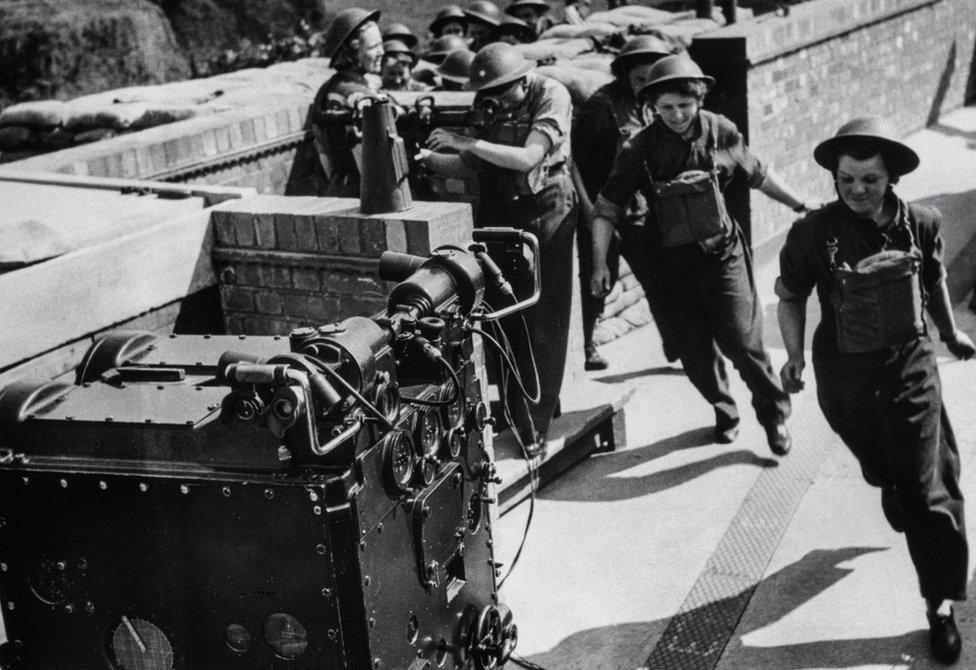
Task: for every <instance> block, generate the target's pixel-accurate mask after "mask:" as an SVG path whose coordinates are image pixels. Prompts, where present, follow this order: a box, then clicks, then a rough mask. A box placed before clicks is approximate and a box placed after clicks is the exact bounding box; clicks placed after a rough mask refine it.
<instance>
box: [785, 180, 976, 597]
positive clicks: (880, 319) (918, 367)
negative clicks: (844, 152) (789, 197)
mask: <svg viewBox="0 0 976 670" xmlns="http://www.w3.org/2000/svg"><path fill="white" fill-rule="evenodd" d="M892 197H893V196H892ZM920 218H922V219H923V223H924V224H925V225H922V224H921V223H920ZM932 222H933V217H932V215H931V214H930V213H926V212H924V211H921V210H920V211H914V208H912V209H909V207H907V206H906V205H904V203H902V202H901V201H898V215H897V216H896V218H895V221H894V222H893V223H892V224H891V226H890V227H889V228H888V229H887V230H886V231H879V230H877V228H876V226H875V225H874V224H873V223H872V222H868V221H864V220H859V219H857V218H856V216H855V215H854V214H853V213H852V212H851V211H850V210H849V209H847V208H846V206H844V205H842V204H840V203H839V202H835V203H831V205H828V206H827V207H826V208H824V209H823V210H820V211H819V212H815V213H813V214H811V215H810V216H809V217H807V219H804V220H803V221H801V222H799V223H797V224H796V226H794V230H792V231H791V232H790V235H789V238H788V240H787V244H786V246H785V247H784V249H783V251H782V254H781V270H782V273H781V276H780V282H781V283H782V285H783V287H784V288H785V289H786V290H787V291H788V292H790V293H791V294H796V295H801V296H802V295H806V294H808V293H809V291H810V289H811V288H812V285H813V284H812V282H815V283H816V286H817V290H818V294H819V296H820V303H821V311H822V314H823V317H822V320H821V323H820V325H819V326H818V327H817V331H816V333H815V334H814V341H813V368H814V374H815V377H816V381H817V399H818V401H819V404H820V407H821V409H822V410H823V413H824V416H825V417H826V419H827V422H828V423H829V424H830V426H831V428H832V429H833V430H834V431H835V432H836V433H837V434H838V435H839V436H840V437H841V439H843V441H844V443H845V444H846V445H847V446H848V448H849V449H850V450H851V452H852V453H853V454H854V456H855V457H856V458H857V460H858V462H859V464H860V466H861V470H862V473H863V475H864V479H865V480H866V481H867V482H868V483H869V484H871V485H872V486H877V487H880V488H882V490H883V491H884V494H885V496H890V500H891V501H892V502H891V503H889V505H888V506H886V509H885V513H886V516H888V518H889V521H890V522H891V523H892V525H893V526H896V527H903V528H904V532H905V539H906V541H907V544H908V550H909V553H910V554H911V558H912V561H913V563H914V565H915V569H916V572H917V573H918V578H919V584H920V587H921V593H922V596H923V597H925V598H929V599H933V600H936V601H940V600H943V599H951V600H964V599H965V597H966V584H967V580H968V544H967V540H966V532H965V520H964V517H963V496H962V492H961V490H960V488H959V454H958V451H957V448H956V440H955V436H954V435H953V432H952V426H951V425H950V423H949V417H948V415H947V414H946V410H945V408H944V407H943V404H942V390H941V383H940V380H939V373H938V368H937V364H936V357H935V350H934V347H933V344H932V342H931V340H930V339H929V337H928V335H927V333H926V326H925V319H924V316H923V314H924V306H925V296H926V287H927V286H928V287H929V288H934V285H935V283H937V282H938V281H941V279H940V278H941V276H942V272H943V270H942V267H941V257H940V256H941V240H940V239H939V238H938V225H937V223H935V224H933V223H932ZM781 297H782V296H781ZM893 515H894V517H893Z"/></svg>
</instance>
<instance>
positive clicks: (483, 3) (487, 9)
mask: <svg viewBox="0 0 976 670" xmlns="http://www.w3.org/2000/svg"><path fill="white" fill-rule="evenodd" d="M464 14H465V16H467V17H468V20H471V19H474V20H475V21H481V22H483V23H487V24H489V25H492V26H497V25H498V24H499V23H501V20H502V10H500V9H498V5H496V4H495V3H494V2H491V0H475V1H474V2H472V3H471V4H470V5H468V6H467V7H465V8H464Z"/></svg>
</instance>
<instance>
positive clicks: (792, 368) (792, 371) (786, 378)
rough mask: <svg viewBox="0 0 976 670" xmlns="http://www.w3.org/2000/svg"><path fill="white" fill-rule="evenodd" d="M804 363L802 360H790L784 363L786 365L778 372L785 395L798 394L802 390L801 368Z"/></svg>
mask: <svg viewBox="0 0 976 670" xmlns="http://www.w3.org/2000/svg"><path fill="white" fill-rule="evenodd" d="M805 367H806V361H804V360H803V358H791V359H790V360H788V361H786V365H784V366H783V369H782V370H780V371H779V379H780V382H782V384H783V390H784V391H786V392H787V393H799V392H800V391H802V390H803V388H804V386H805V384H804V383H803V368H805Z"/></svg>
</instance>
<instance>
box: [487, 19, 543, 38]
mask: <svg viewBox="0 0 976 670" xmlns="http://www.w3.org/2000/svg"><path fill="white" fill-rule="evenodd" d="M502 33H509V34H512V35H515V37H516V38H517V39H518V41H519V42H535V40H536V38H537V37H538V35H536V34H535V30H534V29H533V28H532V26H530V25H529V24H528V23H526V22H525V21H523V20H522V19H519V18H516V17H514V16H505V17H503V18H502V20H501V21H499V23H498V25H497V26H496V27H495V29H494V30H493V31H492V36H493V37H494V38H496V39H497V36H498V35H500V34H502Z"/></svg>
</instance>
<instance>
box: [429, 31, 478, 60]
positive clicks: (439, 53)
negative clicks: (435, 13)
mask: <svg viewBox="0 0 976 670" xmlns="http://www.w3.org/2000/svg"><path fill="white" fill-rule="evenodd" d="M467 48H468V43H467V42H465V41H464V38H463V37H458V36H457V35H444V36H443V37H438V38H437V39H436V40H434V41H433V42H431V44H430V50H429V51H428V52H427V53H426V54H424V58H426V59H427V60H429V61H430V62H431V63H440V62H441V61H443V60H444V59H445V58H446V57H447V55H448V54H451V53H454V52H455V51H458V50H459V49H467Z"/></svg>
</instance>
